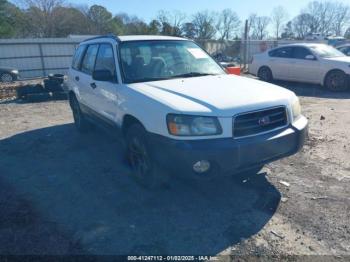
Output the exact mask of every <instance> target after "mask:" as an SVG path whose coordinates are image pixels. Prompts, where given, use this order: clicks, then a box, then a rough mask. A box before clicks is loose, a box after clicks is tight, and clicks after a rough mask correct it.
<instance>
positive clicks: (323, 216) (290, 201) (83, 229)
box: [0, 83, 350, 261]
mask: <svg viewBox="0 0 350 262" xmlns="http://www.w3.org/2000/svg"><path fill="white" fill-rule="evenodd" d="M278 84H280V85H283V86H285V87H287V88H289V89H291V90H293V91H295V92H296V93H297V94H298V95H299V96H300V98H301V102H302V105H303V109H304V114H305V115H306V116H307V117H308V118H309V120H310V138H309V140H308V142H307V144H306V146H305V147H304V149H303V150H302V151H301V152H300V153H298V154H297V155H295V156H292V157H289V158H286V159H283V160H280V161H277V162H275V163H273V164H270V165H268V166H266V167H265V168H264V169H263V170H262V172H260V173H259V174H251V175H250V176H249V177H248V178H247V179H246V180H244V181H242V180H239V179H232V178H225V179H218V180H217V181H215V182H201V183H194V182H191V181H184V180H180V179H173V180H171V183H170V184H169V185H168V186H165V187H164V188H162V189H161V190H158V191H154V192H151V191H147V190H144V189H142V188H140V187H138V186H136V185H135V184H134V182H133V181H132V180H131V179H130V178H129V173H130V171H129V169H128V168H127V166H126V165H125V164H124V162H123V157H122V155H123V154H122V150H121V145H120V144H119V143H118V141H116V140H115V139H113V138H112V137H109V136H106V135H105V134H104V133H103V132H102V131H99V130H94V131H92V132H90V133H88V134H86V135H79V134H78V133H77V132H76V131H75V129H74V126H73V124H72V116H71V112H70V109H69V106H68V103H67V102H65V101H60V102H45V103H38V104H24V103H20V102H16V101H13V102H3V103H0V189H1V190H0V254H124V255H126V254H129V255H130V254H148V255H149V254H152V255H156V254H163V255H164V254H172V255H174V254H178V255H179V254H181V255H184V254H191V255H193V254H210V255H214V254H220V255H254V256H266V255H268V256H269V255H273V256H275V257H277V258H278V257H281V256H289V255H298V256H296V257H288V259H290V260H294V259H300V258H305V257H302V256H299V255H327V257H323V258H325V259H326V260H325V261H329V260H332V259H334V260H335V261H341V260H343V261H348V259H350V225H349V217H350V187H349V184H350V140H349V137H350V108H349V102H350V93H337V94H335V93H329V92H327V91H325V90H322V89H320V88H318V87H315V86H310V85H301V84H291V83H278ZM281 182H282V183H281ZM285 182H287V184H286V183H285ZM222 258H226V259H227V260H229V257H222ZM248 258H249V257H248ZM248 258H247V257H245V256H242V257H241V259H242V260H245V259H248ZM308 258H310V257H308ZM316 258H317V260H319V259H320V258H321V257H316ZM266 260H267V261H268V260H269V259H266Z"/></svg>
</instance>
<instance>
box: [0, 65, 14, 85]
mask: <svg viewBox="0 0 350 262" xmlns="http://www.w3.org/2000/svg"><path fill="white" fill-rule="evenodd" d="M18 78H19V72H18V70H17V69H15V68H9V67H0V82H1V83H10V82H13V81H16V80H17V79H18Z"/></svg>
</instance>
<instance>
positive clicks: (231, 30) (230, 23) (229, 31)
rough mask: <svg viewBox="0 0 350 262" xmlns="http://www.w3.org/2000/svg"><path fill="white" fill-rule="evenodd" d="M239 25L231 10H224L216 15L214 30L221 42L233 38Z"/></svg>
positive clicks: (235, 15)
mask: <svg viewBox="0 0 350 262" xmlns="http://www.w3.org/2000/svg"><path fill="white" fill-rule="evenodd" d="M240 25H241V20H240V19H239V17H238V15H237V14H236V13H235V12H234V11H232V10H231V9H224V10H222V11H221V13H219V14H218V20H217V24H216V30H217V32H218V33H219V35H220V39H221V40H230V39H232V38H234V34H235V33H237V31H238V30H239V27H240Z"/></svg>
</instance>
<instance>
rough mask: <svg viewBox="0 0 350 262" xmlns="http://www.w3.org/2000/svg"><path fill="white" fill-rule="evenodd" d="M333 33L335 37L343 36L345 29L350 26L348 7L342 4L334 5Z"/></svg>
mask: <svg viewBox="0 0 350 262" xmlns="http://www.w3.org/2000/svg"><path fill="white" fill-rule="evenodd" d="M334 5H335V12H336V15H335V17H334V22H333V31H334V34H335V35H336V36H341V35H343V33H344V31H345V30H346V27H347V26H348V25H349V24H350V7H349V6H348V5H344V4H342V3H335V4H334Z"/></svg>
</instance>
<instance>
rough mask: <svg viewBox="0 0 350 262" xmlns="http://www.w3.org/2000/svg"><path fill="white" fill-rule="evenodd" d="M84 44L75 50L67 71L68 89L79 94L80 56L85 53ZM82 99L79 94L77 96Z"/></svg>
mask: <svg viewBox="0 0 350 262" xmlns="http://www.w3.org/2000/svg"><path fill="white" fill-rule="evenodd" d="M86 47H87V46H86V45H80V46H79V47H78V48H77V50H76V51H75V54H74V57H73V61H72V66H71V69H70V70H69V73H68V85H69V88H70V90H73V91H74V92H75V93H77V94H79V95H80V89H81V88H82V86H81V83H80V69H81V62H82V58H83V56H84V54H85V50H86ZM79 98H80V99H82V97H81V96H79Z"/></svg>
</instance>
